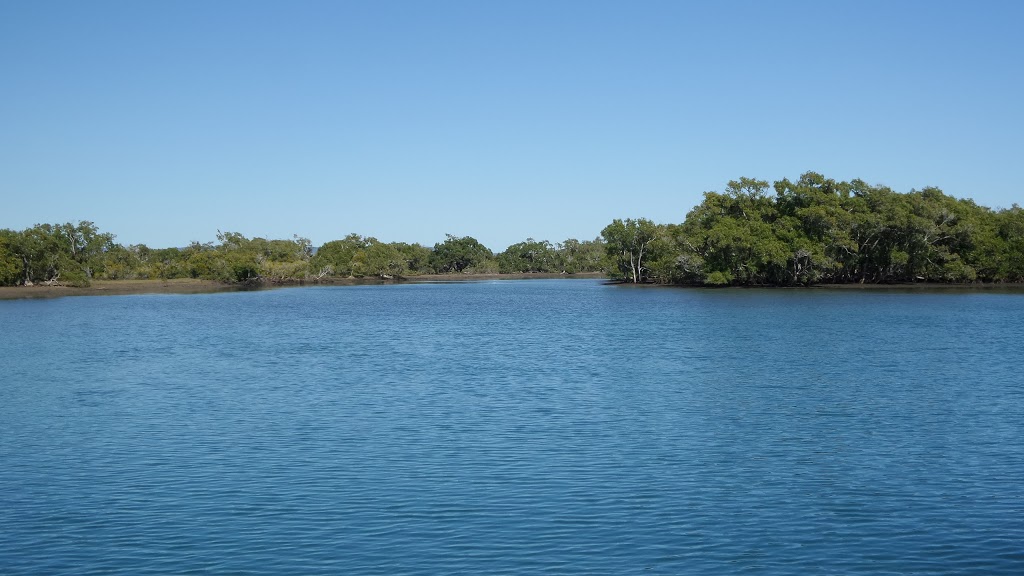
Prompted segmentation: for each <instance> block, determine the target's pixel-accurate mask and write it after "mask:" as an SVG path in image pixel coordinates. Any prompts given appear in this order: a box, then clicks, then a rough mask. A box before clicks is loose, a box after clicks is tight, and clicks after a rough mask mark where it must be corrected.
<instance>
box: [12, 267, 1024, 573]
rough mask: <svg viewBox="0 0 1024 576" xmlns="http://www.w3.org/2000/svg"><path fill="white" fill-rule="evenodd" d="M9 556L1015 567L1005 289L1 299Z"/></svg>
mask: <svg viewBox="0 0 1024 576" xmlns="http://www.w3.org/2000/svg"><path fill="white" fill-rule="evenodd" d="M0 382H2V384H0V573H3V574H168V573H177V574H185V573H246V574H280V573H301V574H340V573H348V574H386V575H401V574H452V573H464V574H535V573H548V574H634V573H645V574H648V573H649V574H683V573H686V574H701V573H705V574H723V573H735V572H751V573H758V574H808V573H817V574H821V573H834V574H851V573H864V574H884V573H892V574H909V573H917V574H930V573H934V574H943V573H976V574H997V573H999V574H1022V573H1024V296H1022V295H1016V294H994V293H962V294H961V293H949V294H943V293H921V292H917V293H895V292H885V291H870V292H857V291H828V290H817V291H788V290H764V291H761V290H673V289H630V288H627V287H615V286H605V285H602V284H601V283H600V282H594V281H559V280H553V281H541V280H538V281H519V282H512V281H510V282H485V283H466V284H417V285H397V286H358V287H329V288H296V289H282V290H274V291H263V292H240V293H224V294H210V295H183V296H175V295H148V296H110V297H86V298H81V297H79V298H64V299H58V300H48V301H7V302H0Z"/></svg>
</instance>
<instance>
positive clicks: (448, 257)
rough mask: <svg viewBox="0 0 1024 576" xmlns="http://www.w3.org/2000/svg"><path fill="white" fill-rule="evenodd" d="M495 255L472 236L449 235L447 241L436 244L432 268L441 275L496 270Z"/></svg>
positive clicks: (431, 258)
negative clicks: (493, 260) (493, 259)
mask: <svg viewBox="0 0 1024 576" xmlns="http://www.w3.org/2000/svg"><path fill="white" fill-rule="evenodd" d="M493 257H494V254H492V253H491V251H490V250H488V249H487V247H486V246H484V245H483V244H481V243H480V242H478V241H477V239H476V238H473V237H471V236H462V237H458V236H453V235H451V234H448V235H447V239H446V240H445V241H444V242H441V243H439V244H434V252H433V254H431V257H430V266H431V268H433V270H434V271H435V272H437V273H439V274H450V273H462V272H469V271H476V272H483V271H490V270H492V269H494V268H495V266H494V264H493V262H491V260H492V258H493Z"/></svg>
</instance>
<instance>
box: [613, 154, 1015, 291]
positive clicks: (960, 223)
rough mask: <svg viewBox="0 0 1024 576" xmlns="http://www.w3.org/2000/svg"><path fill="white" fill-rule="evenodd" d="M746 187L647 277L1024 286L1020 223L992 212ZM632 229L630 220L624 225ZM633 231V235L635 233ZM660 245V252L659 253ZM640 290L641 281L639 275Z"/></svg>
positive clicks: (718, 197) (658, 260) (961, 205)
mask: <svg viewBox="0 0 1024 576" xmlns="http://www.w3.org/2000/svg"><path fill="white" fill-rule="evenodd" d="M771 188H773V189H774V190H775V196H774V197H771V196H770V195H769V194H768V190H769V186H768V183H767V182H766V181H763V180H754V179H751V178H741V179H740V180H736V181H731V182H729V184H728V185H727V186H726V190H725V192H723V193H718V192H707V193H705V195H704V201H703V202H701V204H700V205H698V206H696V207H694V209H693V210H691V211H690V213H689V214H687V216H686V219H685V221H684V222H683V223H682V224H681V225H680V226H678V227H673V226H671V225H669V226H665V227H662V237H663V238H665V246H666V248H665V250H664V251H662V253H661V254H660V256H657V257H651V258H649V259H648V260H649V269H648V271H647V274H648V275H647V278H648V279H651V280H656V281H659V282H669V283H687V284H709V285H726V284H728V285H773V286H791V285H807V284H816V283H843V282H873V283H887V282H922V281H928V282H973V281H976V280H984V281H990V282H991V281H1017V280H1019V279H1021V278H1024V257H1022V256H1021V254H1024V216H1022V215H1021V210H1020V209H1019V208H1017V207H1014V208H1013V209H1011V210H1003V211H999V212H993V211H991V210H989V209H987V208H983V207H979V206H977V205H976V204H974V202H972V201H970V200H958V199H956V198H952V197H950V196H946V195H945V194H943V193H942V191H941V190H939V189H937V188H925V189H923V190H920V191H916V190H912V191H911V192H909V193H906V194H898V193H896V192H893V191H892V190H890V189H889V188H886V187H884V186H871V185H868V184H866V183H865V182H864V181H862V180H853V181H851V182H837V181H835V180H831V179H828V178H825V177H824V176H822V175H821V174H817V173H815V172H808V173H806V174H803V175H802V176H801V177H800V178H799V179H797V180H796V181H795V182H792V181H790V180H788V179H784V180H780V181H778V182H775V183H774V185H773V186H772V187H771ZM627 222H628V221H627ZM634 226H635V225H634ZM624 229H628V226H625V223H622V222H621V221H615V222H613V223H612V225H611V226H609V227H608V228H606V229H605V231H606V234H605V236H606V238H611V240H612V241H610V242H609V254H612V255H614V256H615V257H616V264H617V269H616V270H614V271H613V272H615V273H616V274H617V276H618V277H621V278H626V279H630V280H632V278H633V276H634V273H633V272H632V271H631V269H630V266H629V265H628V256H629V255H630V254H631V253H635V250H632V252H631V250H630V249H629V248H628V245H629V242H628V241H624V240H623V238H627V240H628V235H626V232H625V231H624ZM652 245H654V244H652ZM636 276H637V277H639V278H640V279H641V281H642V280H643V279H644V274H643V271H642V270H641V271H640V272H638V273H637V274H636Z"/></svg>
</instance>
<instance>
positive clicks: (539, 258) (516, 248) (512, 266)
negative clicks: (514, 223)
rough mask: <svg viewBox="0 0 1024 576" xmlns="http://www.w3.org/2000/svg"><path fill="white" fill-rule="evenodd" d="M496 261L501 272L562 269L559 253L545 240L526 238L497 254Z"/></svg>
mask: <svg viewBox="0 0 1024 576" xmlns="http://www.w3.org/2000/svg"><path fill="white" fill-rule="evenodd" d="M497 261H498V271H499V272H500V273H502V274H514V273H523V272H561V271H562V258H561V254H559V252H558V251H557V250H556V249H555V247H554V246H552V245H551V243H550V242H548V241H547V240H540V241H538V240H534V239H533V238H527V239H526V241H525V242H519V243H518V244H513V245H511V246H509V247H508V248H506V249H505V251H504V252H502V253H501V254H498V256H497Z"/></svg>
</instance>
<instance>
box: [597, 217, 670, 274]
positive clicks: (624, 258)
mask: <svg viewBox="0 0 1024 576" xmlns="http://www.w3.org/2000/svg"><path fill="white" fill-rule="evenodd" d="M601 236H602V237H603V238H604V241H605V243H606V244H605V250H606V252H607V254H608V258H609V264H610V265H609V269H608V273H609V274H610V275H611V276H612V277H613V278H622V279H624V280H626V281H628V282H632V283H634V284H637V283H641V282H647V281H649V280H651V279H652V277H651V268H650V265H649V263H650V262H653V261H657V260H658V258H659V257H661V256H662V254H661V251H662V250H663V249H664V243H663V242H662V241H661V240H662V238H661V230H660V229H659V227H658V226H657V225H656V224H655V223H654V222H651V221H650V220H647V219H645V218H640V219H637V220H632V219H627V220H613V221H612V223H611V224H609V225H608V226H605V228H604V230H602V231H601Z"/></svg>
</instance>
